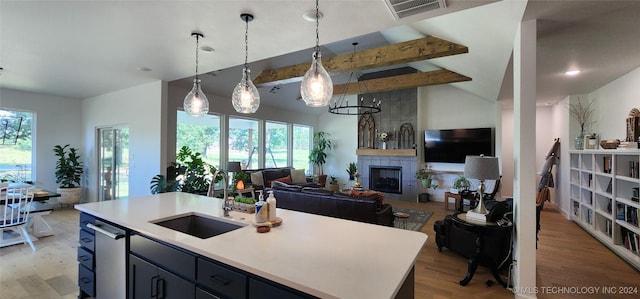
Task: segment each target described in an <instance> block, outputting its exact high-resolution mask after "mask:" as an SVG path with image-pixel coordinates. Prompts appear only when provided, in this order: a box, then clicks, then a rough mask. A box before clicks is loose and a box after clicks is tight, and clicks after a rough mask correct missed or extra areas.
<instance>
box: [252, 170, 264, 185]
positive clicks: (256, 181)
mask: <svg viewBox="0 0 640 299" xmlns="http://www.w3.org/2000/svg"><path fill="white" fill-rule="evenodd" d="M251 184H252V185H255V186H264V180H262V171H256V172H252V173H251Z"/></svg>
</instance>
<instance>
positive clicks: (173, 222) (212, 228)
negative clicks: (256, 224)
mask: <svg viewBox="0 0 640 299" xmlns="http://www.w3.org/2000/svg"><path fill="white" fill-rule="evenodd" d="M151 223H154V224H157V225H160V226H163V227H166V228H169V229H173V230H177V231H179V232H183V233H185V234H189V235H192V236H194V237H198V238H200V239H207V238H211V237H213V236H217V235H220V234H224V233H226V232H230V231H232V230H236V229H239V228H242V227H244V226H243V225H241V224H236V223H231V222H228V221H224V220H218V219H214V218H210V217H207V216H204V215H198V214H195V213H189V214H186V215H185V214H182V215H177V216H175V217H173V218H171V219H166V218H165V219H161V220H157V221H151Z"/></svg>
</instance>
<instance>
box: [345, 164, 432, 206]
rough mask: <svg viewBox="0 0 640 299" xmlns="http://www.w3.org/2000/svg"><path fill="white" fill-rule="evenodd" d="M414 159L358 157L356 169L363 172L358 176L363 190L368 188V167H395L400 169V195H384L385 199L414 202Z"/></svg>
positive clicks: (415, 183)
mask: <svg viewBox="0 0 640 299" xmlns="http://www.w3.org/2000/svg"><path fill="white" fill-rule="evenodd" d="M417 164H418V163H417V161H416V157H411V156H408V157H402V156H358V169H359V170H363V171H362V173H361V174H360V184H361V185H362V187H363V188H364V189H370V188H369V166H371V165H373V166H395V167H402V193H401V194H395V193H386V192H385V193H384V198H385V199H394V200H404V201H413V202H415V201H416V200H417V198H418V193H419V192H418V191H420V190H418V188H422V187H419V186H418V184H417V180H416V175H415V174H416V168H417Z"/></svg>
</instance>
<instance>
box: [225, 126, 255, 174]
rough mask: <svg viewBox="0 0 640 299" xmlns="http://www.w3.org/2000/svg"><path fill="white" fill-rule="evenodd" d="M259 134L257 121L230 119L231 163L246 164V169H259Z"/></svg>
mask: <svg viewBox="0 0 640 299" xmlns="http://www.w3.org/2000/svg"><path fill="white" fill-rule="evenodd" d="M258 133H259V131H258V121H257V120H253V119H246V118H237V117H229V155H228V157H229V161H240V162H242V163H245V164H246V165H247V166H246V169H256V168H259V167H260V166H259V165H260V161H259V159H260V157H259V156H260V155H259V154H258V135H259V134H258Z"/></svg>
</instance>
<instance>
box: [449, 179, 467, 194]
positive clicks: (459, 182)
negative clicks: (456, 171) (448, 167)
mask: <svg viewBox="0 0 640 299" xmlns="http://www.w3.org/2000/svg"><path fill="white" fill-rule="evenodd" d="M469 188H471V182H469V180H468V179H467V178H465V177H464V176H463V175H459V176H458V177H457V178H456V180H455V181H453V189H455V192H452V193H459V192H460V191H463V190H469ZM451 191H454V190H451Z"/></svg>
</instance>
